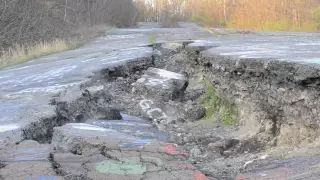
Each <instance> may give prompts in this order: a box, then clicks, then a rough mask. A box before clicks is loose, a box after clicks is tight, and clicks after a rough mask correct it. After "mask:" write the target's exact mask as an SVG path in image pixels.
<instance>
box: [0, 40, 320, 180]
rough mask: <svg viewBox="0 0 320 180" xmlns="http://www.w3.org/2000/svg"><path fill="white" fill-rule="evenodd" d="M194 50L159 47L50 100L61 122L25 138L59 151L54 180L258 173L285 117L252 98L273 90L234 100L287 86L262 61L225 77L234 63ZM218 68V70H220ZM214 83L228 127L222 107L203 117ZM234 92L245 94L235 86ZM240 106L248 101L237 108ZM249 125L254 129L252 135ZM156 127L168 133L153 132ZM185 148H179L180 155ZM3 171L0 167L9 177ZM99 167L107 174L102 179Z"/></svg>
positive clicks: (36, 128)
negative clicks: (274, 78) (59, 179)
mask: <svg viewBox="0 0 320 180" xmlns="http://www.w3.org/2000/svg"><path fill="white" fill-rule="evenodd" d="M187 44H188V43H187V42H186V43H171V44H170V43H169V44H158V45H155V46H154V55H153V57H150V58H146V59H137V60H136V61H132V62H129V63H126V64H122V65H119V66H115V67H113V68H108V69H103V70H101V71H100V72H97V73H96V74H95V76H94V77H92V78H91V80H90V81H88V82H86V83H84V84H82V85H81V87H80V88H79V89H69V90H66V91H65V92H61V93H60V94H58V95H57V96H55V97H54V98H53V99H52V105H54V106H56V116H55V117H48V118H47V119H43V120H42V121H40V123H33V124H31V125H29V126H28V127H27V128H26V129H25V130H24V137H25V139H26V140H30V139H31V140H36V141H38V142H40V143H51V146H52V147H54V148H55V151H52V152H50V158H49V160H50V163H51V164H52V167H53V170H54V171H55V172H56V175H57V177H64V178H65V179H90V180H91V179H99V178H100V179H101V178H102V177H103V176H104V178H107V179H108V178H109V179H117V178H123V179H139V180H142V179H143V180H145V179H153V180H154V179H161V178H162V179H165V178H169V179H174V178H175V179H181V180H182V179H188V178H189V179H196V178H197V177H200V179H203V180H204V179H218V180H220V179H224V180H229V179H230V180H232V179H235V178H236V177H237V176H238V174H240V173H246V172H249V170H250V169H253V167H252V166H253V165H252V164H254V163H255V162H257V161H259V162H260V160H262V162H263V160H265V159H267V158H268V157H267V156H263V155H262V154H261V153H262V152H264V151H265V150H266V149H268V148H270V147H274V146H276V145H278V144H279V142H281V140H282V139H283V136H284V133H283V131H285V130H284V129H285V128H284V127H285V125H286V121H284V118H285V117H286V116H285V113H284V111H283V110H282V109H281V108H279V106H273V105H272V104H273V103H272V101H267V100H266V99H264V98H265V96H263V95H261V94H260V95H258V94H256V95H254V93H261V92H264V93H270V92H272V87H271V90H270V85H269V89H265V90H264V91H260V90H259V89H255V90H252V93H253V95H249V94H248V91H250V92H251V90H244V91H242V93H246V94H247V95H246V96H243V97H244V98H243V97H242V96H237V92H239V89H241V88H245V87H247V86H250V87H253V86H254V83H257V82H258V81H261V80H262V79H267V80H266V82H261V84H262V86H264V85H266V84H267V83H269V84H272V85H274V86H277V88H278V90H279V88H280V87H279V86H280V85H279V83H280V81H281V80H283V81H285V80H284V79H283V77H281V75H275V76H277V77H278V78H277V80H278V81H277V83H276V85H275V82H270V80H271V79H270V78H269V77H268V78H267V77H266V75H265V74H264V73H265V72H266V71H267V72H269V76H270V74H272V72H270V70H265V71H261V72H260V71H259V72H258V69H261V68H260V64H259V62H257V64H254V63H251V64H250V65H252V67H248V66H246V67H245V68H244V67H242V66H239V65H236V67H237V68H230V69H228V67H229V65H230V64H231V65H233V64H232V63H231V62H229V61H225V62H224V61H221V60H220V59H214V60H208V59H207V58H205V57H202V56H201V52H202V51H205V50H206V49H207V47H196V48H195V47H193V48H190V47H188V48H187V47H186V45H187ZM215 60H216V61H215ZM223 60H224V59H223ZM216 62H219V63H221V65H220V66H216V65H215V64H214V63H216ZM228 63H229V64H228ZM223 65H225V66H226V69H223V68H225V67H224V66H223ZM217 67H218V70H217ZM253 67H256V68H257V69H252V68H253ZM272 67H273V66H272ZM158 68H162V69H158ZM216 70H217V72H216ZM277 72H278V71H277ZM279 72H280V71H279ZM223 78H225V79H223ZM261 78H262V79H261ZM289 79H290V78H289ZM287 81H289V80H288V79H286V82H287ZM289 82H291V81H289ZM298 82H305V83H298ZM311 82H316V80H310V78H306V79H305V80H299V81H297V82H296V84H298V86H299V89H301V88H302V87H304V86H306V84H308V85H309V86H312V87H315V88H316V87H317V85H315V83H311ZM208 83H209V84H211V85H213V86H214V88H216V89H217V94H212V96H214V97H215V98H218V99H219V101H214V102H219V103H217V104H218V105H221V106H226V105H227V104H228V103H229V104H230V108H234V109H233V110H234V111H232V112H233V113H234V114H232V115H228V117H229V116H230V118H232V119H231V120H229V121H225V117H224V116H226V114H225V112H224V111H222V110H221V107H216V108H218V109H219V108H220V109H219V111H215V112H214V113H213V115H212V116H210V117H207V115H208V111H209V110H210V109H208V108H205V105H204V104H203V103H202V100H201V99H202V97H203V96H204V94H205V93H207V92H206V91H208V89H206V87H205V84H208ZM237 83H238V85H239V83H240V85H241V86H240V87H238V86H236V85H237ZM291 83H292V82H291ZM280 84H281V83H280ZM289 85H290V84H286V85H285V86H286V87H287V86H289ZM291 85H292V84H291ZM226 86H227V87H226ZM231 88H232V90H233V91H232V92H231V91H230V89H231ZM257 88H259V87H257ZM260 88H262V87H260ZM290 91H291V92H293V91H294V90H290ZM310 92H313V89H311V90H310ZM238 95H239V94H238ZM234 97H238V98H234ZM239 97H242V98H239ZM258 97H260V98H258ZM267 97H268V96H267ZM212 98H213V97H212ZM222 98H224V99H223V101H222ZM255 98H258V99H255ZM239 99H240V100H242V101H241V102H243V101H244V100H247V101H246V103H244V104H242V105H243V106H239V103H237V100H239ZM222 102H223V103H222ZM240 104H241V103H240ZM253 105H255V106H253ZM292 107H296V106H295V105H294V104H293V105H292ZM206 111H207V112H206ZM230 112H231V111H230ZM244 113H246V114H244ZM126 114H129V115H131V116H135V117H131V116H130V117H129V116H127V115H126ZM244 115H246V118H245V117H244ZM137 117H139V118H142V119H147V120H148V121H143V120H141V119H135V118H137ZM126 118H129V119H130V121H126V120H125V119H126ZM244 120H246V121H245V122H244ZM257 120H259V122H256V121H257ZM249 121H251V122H253V124H252V123H251V124H250V122H249ZM67 123H68V124H67ZM70 123H71V124H70ZM125 123H136V124H137V126H141V127H142V128H141V127H139V128H140V129H139V128H136V127H134V128H131V129H130V128H129V127H126V126H127V125H124V124H125ZM130 126H131V125H130ZM251 126H255V127H254V128H255V129H254V131H251V129H250V128H251ZM155 127H157V129H158V130H161V131H162V132H158V131H157V130H154V129H155ZM257 127H258V128H257ZM153 128H154V129H153ZM283 128H284V129H283ZM299 128H300V130H301V127H299ZM309 128H311V127H309ZM106 129H108V130H106ZM248 129H249V130H248ZM89 130H90V131H89ZM91 130H95V131H91ZM163 132H165V133H166V134H167V135H168V138H167V136H163V134H161V133H163ZM308 133H312V132H308ZM137 137H139V138H141V139H136V138H137ZM133 142H134V143H133ZM168 142H169V143H174V144H177V145H178V146H177V145H173V144H168ZM164 147H165V148H164ZM178 147H179V148H181V149H179V150H177V149H176V148H178ZM132 148H133V149H132ZM140 148H141V149H140ZM132 157H134V158H132ZM150 157H152V158H150ZM128 158H129V159H128ZM130 158H131V159H130ZM106 159H107V161H106ZM159 159H160V160H159ZM187 160H188V161H187ZM268 160H269V159H268ZM160 161H161V163H160ZM163 162H165V163H163ZM177 163H178V165H177ZM110 164H111V165H110ZM119 164H122V165H119ZM132 164H134V165H137V166H135V170H132V171H131V170H128V171H129V172H126V171H127V170H125V169H126V167H129V166H130V167H131V166H132ZM173 164H174V165H173ZM5 165H6V163H5V164H4V165H3V166H0V168H1V167H3V168H6V166H5ZM9 165H10V164H9ZM105 166H116V167H118V166H119V167H120V170H119V169H117V173H118V174H117V173H115V172H114V171H113V170H112V168H111V170H110V168H109V169H108V168H107V169H108V171H107V172H105V170H106V168H104V167H105ZM100 167H103V168H102V169H103V170H102V171H103V172H101V171H99V168H100ZM141 168H142V169H141ZM123 169H124V170H123ZM97 170H98V171H99V172H97ZM100 170H101V169H100ZM198 170H199V171H198ZM7 171H10V168H9V170H7V169H6V171H5V172H7ZM109 171H110V172H109ZM111 171H112V172H111ZM200 171H201V172H202V173H203V174H204V175H205V176H206V177H205V176H204V175H203V174H202V173H200ZM113 173H115V174H116V175H115V174H113ZM119 174H120V175H119ZM128 174H130V175H128ZM159 174H160V175H159ZM194 174H196V175H194ZM193 175H194V176H195V178H193ZM106 176H107V177H106ZM173 177H174V178H173ZM197 180H198V179H197Z"/></svg>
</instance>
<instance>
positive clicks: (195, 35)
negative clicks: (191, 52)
mask: <svg viewBox="0 0 320 180" xmlns="http://www.w3.org/2000/svg"><path fill="white" fill-rule="evenodd" d="M153 39H156V42H158V43H161V42H175V41H176V42H178V41H179V42H180V41H192V43H191V44H189V46H212V48H210V49H208V50H207V51H205V52H204V54H205V55H208V56H210V55H217V54H218V55H221V56H231V57H235V58H248V59H250V58H255V59H256V58H258V59H263V60H266V61H268V60H279V61H290V62H295V63H302V64H310V65H312V66H315V67H318V65H319V64H320V46H319V45H320V35H319V34H317V33H284V32H258V31H254V32H248V31H235V30H219V29H203V28H201V27H198V26H196V25H194V24H188V23H181V28H176V29H165V28H159V26H158V25H156V24H141V25H140V26H139V27H137V28H131V29H112V30H109V31H107V32H106V35H105V36H103V37H99V38H97V39H94V40H92V41H91V42H89V43H88V44H87V45H85V46H83V47H81V48H78V49H75V50H71V51H67V52H62V53H58V54H55V55H50V56H46V57H42V58H39V59H35V60H32V61H29V62H26V63H24V64H20V65H17V66H13V67H9V68H7V69H4V70H1V71H0V147H1V146H4V145H6V144H8V143H15V142H16V141H19V140H21V138H22V136H21V130H23V129H24V127H25V126H27V125H28V124H30V123H31V122H36V121H37V120H39V119H40V118H43V117H50V116H53V115H54V114H55V112H54V107H53V106H51V105H49V102H50V99H51V97H52V96H53V95H55V94H57V93H58V92H60V91H62V90H65V89H68V88H72V87H75V86H79V85H80V84H81V83H83V82H85V81H87V80H89V77H90V76H92V75H93V73H94V72H96V71H99V70H101V69H103V68H106V67H110V66H115V65H117V64H120V63H123V62H126V61H132V60H135V59H137V58H143V57H151V56H152V52H153V49H152V47H149V46H148V45H149V44H150V43H152V41H153ZM96 123H97V122H96ZM114 123H115V124H113V125H109V127H110V126H113V127H115V128H117V125H116V122H114ZM118 127H119V126H118ZM119 128H121V126H120V127H119ZM116 130H118V131H121V129H116ZM160 140H161V141H162V140H165V138H163V139H160ZM127 146H130V145H127ZM315 159H318V157H317V156H312V158H310V157H301V158H293V159H290V160H288V161H287V160H286V161H283V162H282V161H280V162H279V161H270V162H268V163H271V164H272V166H271V167H270V168H269V167H267V168H264V167H266V166H267V165H265V164H259V165H257V168H256V169H255V168H252V169H251V170H250V171H248V172H247V173H243V174H242V175H239V177H238V179H259V178H260V179H268V178H269V179H320V178H318V177H319V171H318V165H317V163H318V162H316V163H315V162H314V161H315ZM302 161H303V163H302ZM277 163H280V164H281V165H280V166H276V165H275V164H277ZM283 164H284V165H283ZM305 166H307V168H303V167H305ZM259 167H261V168H259ZM283 167H284V168H283ZM279 168H280V169H279ZM278 170H279V171H280V174H285V175H279V176H276V175H274V176H273V175H272V174H277V173H278ZM274 172H275V173H274ZM278 174H279V173H278ZM151 177H152V176H151Z"/></svg>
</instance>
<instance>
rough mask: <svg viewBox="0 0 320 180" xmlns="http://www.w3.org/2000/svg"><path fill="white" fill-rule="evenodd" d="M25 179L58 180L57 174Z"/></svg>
mask: <svg viewBox="0 0 320 180" xmlns="http://www.w3.org/2000/svg"><path fill="white" fill-rule="evenodd" d="M24 180H57V177H56V176H39V177H36V178H26V179H24Z"/></svg>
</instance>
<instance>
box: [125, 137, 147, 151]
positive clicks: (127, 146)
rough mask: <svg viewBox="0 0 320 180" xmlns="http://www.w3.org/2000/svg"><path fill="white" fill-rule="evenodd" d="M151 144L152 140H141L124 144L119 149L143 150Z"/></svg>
mask: <svg viewBox="0 0 320 180" xmlns="http://www.w3.org/2000/svg"><path fill="white" fill-rule="evenodd" d="M151 142H152V140H150V139H140V140H136V141H134V142H130V143H122V144H120V145H119V147H120V148H124V149H142V148H143V147H144V145H146V144H150V143H151Z"/></svg>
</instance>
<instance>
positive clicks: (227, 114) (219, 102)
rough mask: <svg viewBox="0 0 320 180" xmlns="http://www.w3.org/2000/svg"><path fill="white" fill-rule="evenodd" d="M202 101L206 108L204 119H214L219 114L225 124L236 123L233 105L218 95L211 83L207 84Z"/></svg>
mask: <svg viewBox="0 0 320 180" xmlns="http://www.w3.org/2000/svg"><path fill="white" fill-rule="evenodd" d="M201 103H202V105H203V106H204V107H205V108H206V115H205V117H204V120H212V119H214V116H219V119H220V122H221V123H222V124H224V125H233V124H234V123H235V120H234V111H233V107H232V105H231V104H230V103H228V102H227V101H226V100H224V99H222V98H220V97H218V96H217V93H216V91H215V89H214V87H213V86H212V85H211V84H207V85H206V93H205V94H203V95H202V97H201Z"/></svg>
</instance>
